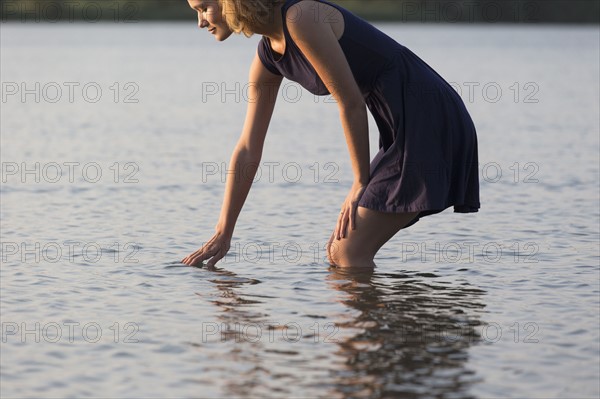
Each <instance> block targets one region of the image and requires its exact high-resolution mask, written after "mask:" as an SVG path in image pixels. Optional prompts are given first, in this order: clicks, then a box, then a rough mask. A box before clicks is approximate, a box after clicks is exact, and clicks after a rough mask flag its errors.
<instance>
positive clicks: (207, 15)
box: [188, 0, 233, 42]
mask: <svg viewBox="0 0 600 399" xmlns="http://www.w3.org/2000/svg"><path fill="white" fill-rule="evenodd" d="M188 3H189V5H190V7H191V8H192V9H194V10H195V11H196V12H197V13H198V27H199V28H207V29H208V31H209V32H210V33H211V34H213V35H214V36H215V39H217V40H218V41H220V42H221V41H223V40H225V39H227V38H228V37H229V36H231V34H232V33H233V32H232V31H231V29H229V26H227V23H226V22H225V20H224V19H223V15H222V13H221V7H220V6H219V2H218V1H217V0H188Z"/></svg>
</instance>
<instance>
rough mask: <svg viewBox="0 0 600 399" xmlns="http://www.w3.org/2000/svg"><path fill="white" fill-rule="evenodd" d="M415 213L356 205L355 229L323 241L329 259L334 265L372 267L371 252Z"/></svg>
mask: <svg viewBox="0 0 600 399" xmlns="http://www.w3.org/2000/svg"><path fill="white" fill-rule="evenodd" d="M417 214H418V212H412V213H385V212H378V211H373V210H371V209H367V208H363V207H360V206H359V207H358V209H357V214H356V230H351V229H350V228H348V234H347V237H346V238H342V239H341V240H335V239H334V238H333V235H332V236H331V238H330V239H329V243H328V244H327V255H328V258H329V262H331V264H332V265H334V266H338V267H353V268H371V269H372V268H374V267H375V262H374V261H373V258H375V254H376V253H377V251H379V249H380V248H381V247H382V246H383V244H385V243H386V242H388V241H389V239H390V238H392V237H393V236H394V235H395V234H396V233H397V232H398V231H400V230H401V229H402V228H404V227H406V225H407V224H409V223H410V222H411V221H412V220H413V219H414V218H415V217H416V216H417Z"/></svg>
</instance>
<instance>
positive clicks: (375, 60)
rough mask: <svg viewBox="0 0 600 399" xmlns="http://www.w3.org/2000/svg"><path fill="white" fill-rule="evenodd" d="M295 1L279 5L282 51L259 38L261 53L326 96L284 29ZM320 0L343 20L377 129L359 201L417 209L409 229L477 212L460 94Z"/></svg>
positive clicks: (344, 41) (388, 208)
mask: <svg viewBox="0 0 600 399" xmlns="http://www.w3.org/2000/svg"><path fill="white" fill-rule="evenodd" d="M299 1H302V0H287V1H286V2H285V3H284V4H283V6H282V9H281V12H282V17H283V22H284V23H283V30H284V35H285V41H286V49H285V52H284V54H283V55H282V56H280V57H279V56H278V55H276V53H275V52H274V51H273V50H272V48H271V45H270V42H269V40H268V38H266V37H263V38H262V40H261V41H260V42H259V45H258V56H259V58H260V60H261V61H262V63H263V65H264V66H265V68H267V69H268V70H269V71H270V72H272V73H274V74H277V75H282V76H283V77H285V78H287V79H289V80H292V81H294V82H297V83H299V84H300V85H301V86H303V87H304V88H305V89H306V90H308V91H309V92H311V93H312V94H314V95H328V94H329V91H328V90H327V88H326V87H325V85H324V84H323V82H322V80H321V79H320V77H319V76H318V74H317V73H316V71H315V69H314V68H313V67H312V65H311V64H310V62H309V61H308V60H307V59H306V57H305V56H304V55H303V54H302V51H301V50H300V49H299V48H298V46H297V45H296V44H295V43H294V41H293V40H292V38H291V36H290V34H289V31H288V28H287V23H289V22H290V21H292V20H293V16H291V15H290V16H287V11H288V9H289V8H290V7H291V6H292V5H294V4H296V3H298V2H299ZM318 1H320V2H322V3H325V4H329V5H330V6H333V7H335V8H336V9H338V10H339V11H340V12H341V13H342V15H343V17H344V23H345V28H344V33H343V35H342V37H341V38H340V39H339V44H340V46H341V48H342V50H343V52H344V54H345V56H346V59H347V61H348V64H349V65H350V69H351V70H352V73H353V75H354V79H355V80H356V83H357V84H358V86H359V88H360V90H361V92H362V94H363V96H364V99H365V102H366V105H367V107H368V109H369V111H370V112H371V114H372V115H373V117H374V119H375V121H376V123H377V127H378V130H379V152H378V153H377V155H376V156H375V158H374V159H373V160H372V161H371V169H370V181H369V184H368V185H367V188H366V190H365V192H364V194H363V196H362V198H361V200H360V202H359V206H362V207H365V208H368V209H372V210H376V211H381V212H393V213H406V212H418V216H417V217H416V218H415V219H414V220H413V221H412V222H411V223H410V224H409V226H410V225H412V224H414V223H415V222H417V221H418V220H419V218H420V217H423V216H427V215H431V214H435V213H438V212H441V211H443V210H445V209H447V208H449V207H451V206H454V211H455V212H460V213H468V212H477V211H478V209H479V207H480V204H479V174H478V171H479V167H478V155H477V135H476V131H475V126H474V124H473V121H472V120H471V117H470V116H469V113H468V111H467V109H466V107H465V105H464V103H463V101H462V99H461V98H460V96H459V95H458V93H457V92H456V91H455V90H454V89H453V88H452V86H450V85H449V84H448V83H447V82H446V81H445V80H444V79H443V78H442V77H441V76H440V75H438V74H437V73H436V72H435V71H434V70H433V69H432V68H431V67H430V66H429V65H427V64H426V63H425V62H424V61H423V60H421V59H420V58H419V57H418V56H416V55H415V54H414V53H412V52H411V51H410V50H409V49H407V48H406V47H404V46H402V45H401V44H399V43H398V42H396V41H395V40H393V39H392V38H390V37H389V36H387V35H385V34H384V33H383V32H381V31H380V30H378V29H377V28H375V27H374V26H372V25H371V24H369V23H368V22H366V21H365V20H363V19H361V18H359V17H357V16H356V15H354V14H353V13H351V12H350V11H348V10H346V9H344V8H342V7H340V6H338V5H336V4H333V3H329V2H327V1H323V0H318ZM287 18H290V19H287ZM407 227H408V226H407Z"/></svg>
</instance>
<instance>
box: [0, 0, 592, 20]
mask: <svg viewBox="0 0 600 399" xmlns="http://www.w3.org/2000/svg"><path fill="white" fill-rule="evenodd" d="M333 2H334V3H337V4H340V5H342V6H344V7H346V8H348V9H349V10H351V11H352V12H354V13H356V14H357V15H359V16H361V17H363V18H365V19H367V20H369V21H372V22H422V23H459V24H469V23H478V24H490V25H493V24H495V23H503V24H574V23H576V24H600V0H502V1H498V0H337V1H333ZM0 21H2V22H8V21H19V22H27V23H36V22H53V23H58V22H75V21H84V22H100V21H112V22H123V23H132V22H144V21H195V15H194V12H193V11H192V10H190V9H189V7H188V6H187V3H186V1H185V0H3V1H2V3H1V5H0Z"/></svg>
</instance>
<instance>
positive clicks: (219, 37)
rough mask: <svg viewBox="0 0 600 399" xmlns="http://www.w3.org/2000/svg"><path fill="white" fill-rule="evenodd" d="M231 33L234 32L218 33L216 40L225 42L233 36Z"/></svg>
mask: <svg viewBox="0 0 600 399" xmlns="http://www.w3.org/2000/svg"><path fill="white" fill-rule="evenodd" d="M231 34H232V32H226V33H218V34H216V35H215V40H216V41H218V42H224V41H225V40H227V39H228V38H229V36H231Z"/></svg>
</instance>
